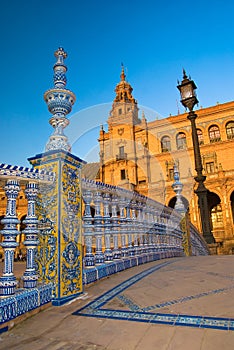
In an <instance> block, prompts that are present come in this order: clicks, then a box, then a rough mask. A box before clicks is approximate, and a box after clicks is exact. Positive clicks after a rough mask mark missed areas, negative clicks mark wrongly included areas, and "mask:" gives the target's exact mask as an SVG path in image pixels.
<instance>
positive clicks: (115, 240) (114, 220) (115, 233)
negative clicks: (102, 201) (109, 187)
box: [111, 195, 121, 259]
mask: <svg viewBox="0 0 234 350" xmlns="http://www.w3.org/2000/svg"><path fill="white" fill-rule="evenodd" d="M118 202H119V198H118V197H117V196H116V195H113V196H112V202H111V206H112V216H111V223H112V235H113V244H114V248H113V252H112V253H113V259H120V258H121V251H120V250H119V242H118V240H119V230H118V229H119V223H118V220H119V219H118V215H117V204H118Z"/></svg>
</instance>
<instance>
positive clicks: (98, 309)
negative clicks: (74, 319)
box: [73, 260, 234, 331]
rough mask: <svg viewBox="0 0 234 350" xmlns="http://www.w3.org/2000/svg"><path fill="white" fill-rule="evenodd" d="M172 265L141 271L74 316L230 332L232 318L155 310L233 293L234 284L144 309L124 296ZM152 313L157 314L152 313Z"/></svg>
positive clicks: (233, 319) (162, 264)
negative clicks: (146, 279) (150, 276)
mask: <svg viewBox="0 0 234 350" xmlns="http://www.w3.org/2000/svg"><path fill="white" fill-rule="evenodd" d="M173 263H175V260H174V261H172V262H170V261H167V262H163V263H160V264H159V265H157V266H153V267H151V268H149V269H146V270H144V271H143V272H141V273H139V274H137V275H135V276H133V277H131V278H129V279H128V280H126V281H124V282H122V283H120V284H119V285H117V286H115V287H114V288H112V289H110V290H109V291H107V292H105V293H104V294H102V295H101V296H99V297H98V298H96V299H95V300H94V301H92V302H90V303H89V304H88V305H86V306H84V307H83V308H81V309H79V310H77V311H76V312H74V313H73V315H77V316H87V317H98V318H107V319H115V320H128V321H137V322H149V323H155V324H169V325H173V326H188V327H199V328H213V329H219V330H230V331H233V330H234V318H231V317H215V316H213V317H210V316H208V315H192V314H191V315H187V314H181V313H178V314H173V313H158V312H157V310H158V309H162V308H165V307H170V306H171V305H175V304H181V303H186V302H189V301H191V300H194V301H197V300H198V299H201V298H206V297H210V296H212V295H217V294H221V293H225V292H229V291H233V289H234V283H232V284H231V285H228V286H226V287H222V288H215V289H209V290H206V291H204V292H201V293H196V294H192V295H185V296H183V297H180V298H176V299H172V300H166V301H164V302H161V303H156V304H154V305H148V306H146V307H141V306H140V305H138V304H137V303H136V302H135V301H134V300H133V299H132V298H131V297H129V296H127V295H125V294H124V292H128V290H129V289H130V287H133V286H134V285H137V284H138V283H139V282H140V281H142V280H144V279H145V278H146V277H147V276H149V275H151V274H153V273H155V272H156V271H158V270H161V269H163V268H164V267H166V266H167V267H168V265H170V264H173ZM208 273H209V274H210V275H211V276H214V277H218V278H220V276H219V274H215V273H213V274H212V272H208ZM222 278H223V279H227V280H229V281H231V282H233V281H234V276H226V275H222ZM133 290H134V289H132V291H133ZM130 294H131V293H130ZM133 298H134V293H133ZM117 300H119V301H120V306H121V308H120V309H119V307H118V302H117ZM111 302H112V304H113V302H115V304H116V305H117V306H116V307H115V308H112V307H111ZM152 310H154V311H156V312H151V311H152ZM233 315H234V312H233Z"/></svg>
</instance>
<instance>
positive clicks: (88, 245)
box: [83, 190, 95, 267]
mask: <svg viewBox="0 0 234 350" xmlns="http://www.w3.org/2000/svg"><path fill="white" fill-rule="evenodd" d="M92 198H93V193H92V192H91V191H89V190H85V191H84V192H83V200H84V205H85V211H84V215H83V229H84V243H85V256H84V264H85V266H86V267H91V266H94V264H95V263H94V255H93V253H92V239H93V225H92V215H91V209H90V204H91V201H92Z"/></svg>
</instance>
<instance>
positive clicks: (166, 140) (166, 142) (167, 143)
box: [161, 136, 171, 152]
mask: <svg viewBox="0 0 234 350" xmlns="http://www.w3.org/2000/svg"><path fill="white" fill-rule="evenodd" d="M161 150H162V152H170V151H171V140H170V137H169V136H163V137H162V139H161Z"/></svg>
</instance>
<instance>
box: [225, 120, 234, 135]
mask: <svg viewBox="0 0 234 350" xmlns="http://www.w3.org/2000/svg"><path fill="white" fill-rule="evenodd" d="M225 129H226V135H227V139H228V140H232V139H234V121H233V120H229V121H228V122H227V123H226V125H225Z"/></svg>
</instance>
